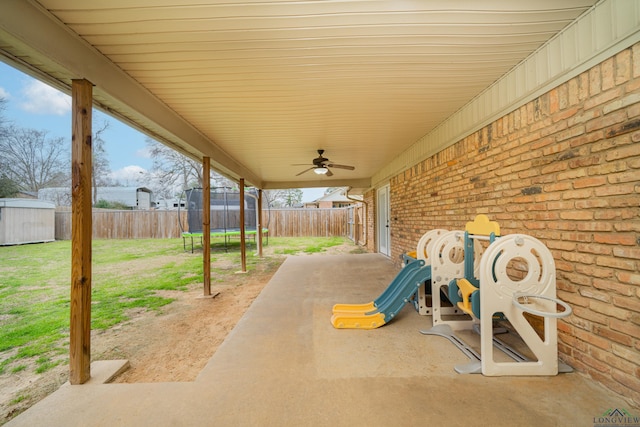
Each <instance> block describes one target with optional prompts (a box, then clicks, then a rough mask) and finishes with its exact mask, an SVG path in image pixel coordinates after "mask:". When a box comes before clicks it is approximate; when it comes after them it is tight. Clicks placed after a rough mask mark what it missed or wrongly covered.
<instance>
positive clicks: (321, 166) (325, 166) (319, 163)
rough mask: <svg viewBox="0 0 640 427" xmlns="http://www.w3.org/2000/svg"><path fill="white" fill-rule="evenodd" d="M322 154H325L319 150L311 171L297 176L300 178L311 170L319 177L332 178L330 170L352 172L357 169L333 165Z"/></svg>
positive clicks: (304, 171) (306, 170) (307, 170)
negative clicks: (336, 169)
mask: <svg viewBox="0 0 640 427" xmlns="http://www.w3.org/2000/svg"><path fill="white" fill-rule="evenodd" d="M322 154H324V150H318V157H316V158H315V159H313V166H311V167H310V168H309V169H305V170H303V171H302V172H300V173H299V174H296V176H300V175H302V174H303V173H306V172H309V171H310V170H313V172H315V173H316V174H318V175H326V176H332V175H333V173H332V172H331V170H330V169H329V168H338V169H347V170H350V171H352V170H354V169H355V167H353V166H347V165H337V164H335V163H332V162H331V161H330V160H329V159H327V158H326V157H323V156H322ZM294 166H303V165H294ZM304 166H307V165H304Z"/></svg>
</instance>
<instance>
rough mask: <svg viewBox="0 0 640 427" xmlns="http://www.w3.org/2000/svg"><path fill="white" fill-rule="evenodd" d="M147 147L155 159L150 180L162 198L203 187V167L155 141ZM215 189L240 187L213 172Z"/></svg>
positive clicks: (154, 189)
mask: <svg viewBox="0 0 640 427" xmlns="http://www.w3.org/2000/svg"><path fill="white" fill-rule="evenodd" d="M146 142H147V148H148V149H149V154H150V155H151V159H152V160H153V165H152V168H151V171H150V172H149V173H148V174H147V176H146V179H147V181H148V183H149V184H148V186H149V187H150V188H151V189H152V190H153V192H154V194H156V196H158V197H159V198H167V199H170V198H173V197H175V196H176V195H177V194H180V193H181V192H182V191H184V190H187V189H189V188H194V187H200V188H201V187H202V164H201V163H200V162H198V161H196V160H193V159H190V158H189V157H187V156H185V155H183V154H182V153H179V152H178V151H176V150H174V149H172V148H170V147H167V146H166V145H164V144H161V143H159V142H157V141H154V140H153V139H151V138H147V140H146ZM211 186H212V187H229V188H233V189H237V188H238V184H237V183H235V182H233V181H231V180H229V179H227V178H225V177H224V176H222V175H220V174H217V173H215V172H213V171H212V173H211Z"/></svg>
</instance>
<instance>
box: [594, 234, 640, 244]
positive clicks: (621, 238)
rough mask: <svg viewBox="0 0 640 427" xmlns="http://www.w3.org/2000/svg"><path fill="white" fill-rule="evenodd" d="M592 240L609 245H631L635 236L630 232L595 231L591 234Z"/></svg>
mask: <svg viewBox="0 0 640 427" xmlns="http://www.w3.org/2000/svg"><path fill="white" fill-rule="evenodd" d="M593 241H594V242H596V243H606V244H609V245H627V246H632V245H635V243H636V236H635V235H633V234H631V233H597V234H594V235H593Z"/></svg>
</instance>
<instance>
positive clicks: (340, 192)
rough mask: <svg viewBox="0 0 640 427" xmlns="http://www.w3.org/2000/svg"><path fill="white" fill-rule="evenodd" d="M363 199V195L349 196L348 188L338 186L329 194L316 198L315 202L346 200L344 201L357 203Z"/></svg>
mask: <svg viewBox="0 0 640 427" xmlns="http://www.w3.org/2000/svg"><path fill="white" fill-rule="evenodd" d="M354 199H355V200H354ZM357 201H362V196H351V195H350V196H349V197H347V190H346V189H345V188H337V189H335V190H333V191H332V192H331V193H329V194H325V195H324V196H322V197H320V198H318V199H316V200H314V201H313V203H319V202H344V203H356V202H357Z"/></svg>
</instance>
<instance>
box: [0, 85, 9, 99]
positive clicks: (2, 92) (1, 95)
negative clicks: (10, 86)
mask: <svg viewBox="0 0 640 427" xmlns="http://www.w3.org/2000/svg"><path fill="white" fill-rule="evenodd" d="M0 98H4V99H9V98H11V94H10V93H9V92H7V90H6V89H5V88H3V87H2V86H0Z"/></svg>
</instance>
